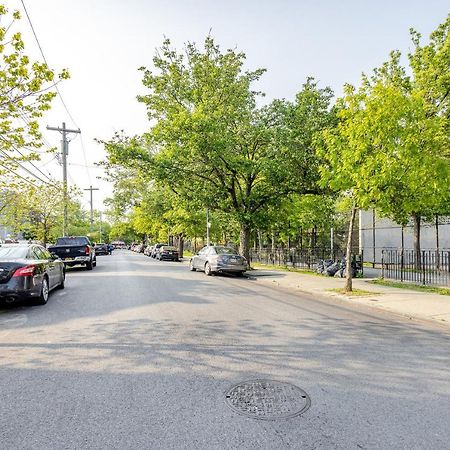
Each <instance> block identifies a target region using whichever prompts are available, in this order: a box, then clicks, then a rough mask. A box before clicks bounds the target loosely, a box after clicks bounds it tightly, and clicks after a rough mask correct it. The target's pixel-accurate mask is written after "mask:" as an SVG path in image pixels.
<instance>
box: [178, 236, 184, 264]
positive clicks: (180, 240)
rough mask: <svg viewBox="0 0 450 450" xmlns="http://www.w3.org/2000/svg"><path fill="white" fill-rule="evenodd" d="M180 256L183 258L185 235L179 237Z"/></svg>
mask: <svg viewBox="0 0 450 450" xmlns="http://www.w3.org/2000/svg"><path fill="white" fill-rule="evenodd" d="M178 256H179V257H180V258H182V257H183V233H180V234H179V235H178Z"/></svg>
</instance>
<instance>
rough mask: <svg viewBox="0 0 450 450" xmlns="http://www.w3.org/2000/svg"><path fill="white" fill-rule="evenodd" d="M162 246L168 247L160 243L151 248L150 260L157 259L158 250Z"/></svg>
mask: <svg viewBox="0 0 450 450" xmlns="http://www.w3.org/2000/svg"><path fill="white" fill-rule="evenodd" d="M163 245H169V244H163V243H161V242H159V243H158V244H155V245H154V246H153V250H152V253H151V255H150V256H151V257H152V258H157V256H158V253H159V249H160V248H161V247H162V246H163Z"/></svg>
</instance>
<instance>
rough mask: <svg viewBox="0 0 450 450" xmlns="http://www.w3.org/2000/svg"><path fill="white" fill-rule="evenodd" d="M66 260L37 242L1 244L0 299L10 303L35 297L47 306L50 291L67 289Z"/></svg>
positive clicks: (38, 301)
mask: <svg viewBox="0 0 450 450" xmlns="http://www.w3.org/2000/svg"><path fill="white" fill-rule="evenodd" d="M64 282H65V269H64V263H63V262H62V261H61V259H60V258H58V257H57V256H54V255H52V254H51V253H50V252H49V251H48V250H46V249H45V248H44V247H42V246H40V245H35V244H10V245H8V244H6V245H3V246H1V247H0V299H2V300H5V301H6V302H8V303H12V302H14V301H16V300H22V299H34V300H35V301H36V302H37V303H39V304H41V305H44V304H45V303H47V301H48V296H49V292H50V291H51V290H52V289H54V288H56V287H60V288H61V289H64Z"/></svg>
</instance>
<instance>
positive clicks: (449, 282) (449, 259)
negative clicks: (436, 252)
mask: <svg viewBox="0 0 450 450" xmlns="http://www.w3.org/2000/svg"><path fill="white" fill-rule="evenodd" d="M442 258H444V253H442ZM445 263H446V265H447V285H448V286H450V252H447V261H446V262H445Z"/></svg>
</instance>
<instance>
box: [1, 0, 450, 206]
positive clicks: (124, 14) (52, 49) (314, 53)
mask: <svg viewBox="0 0 450 450" xmlns="http://www.w3.org/2000/svg"><path fill="white" fill-rule="evenodd" d="M0 3H4V4H5V5H6V6H7V7H8V8H9V9H10V10H14V9H18V10H20V11H21V12H22V20H21V21H19V23H18V24H17V29H18V30H19V31H21V32H22V34H23V38H24V40H25V46H26V47H25V48H26V54H28V55H29V56H30V57H31V58H32V59H34V60H42V57H41V55H40V52H39V49H38V46H37V43H36V41H35V39H34V36H33V34H32V32H31V28H30V25H29V23H28V21H27V18H26V16H25V14H24V13H23V6H22V1H21V0H0ZM23 3H24V4H25V7H26V8H27V10H28V14H29V16H30V19H31V22H32V24H33V26H34V29H35V32H36V34H37V37H38V40H39V43H40V45H41V48H42V50H43V53H44V55H45V57H46V60H47V62H48V63H49V65H50V67H51V68H52V69H54V70H55V71H56V72H58V71H59V70H61V69H63V68H67V69H68V70H69V72H70V74H71V78H70V80H67V81H64V82H63V83H61V84H60V85H59V90H60V92H61V94H62V97H63V99H64V102H65V104H66V106H67V109H68V110H69V112H70V115H71V116H72V118H73V119H74V121H75V123H74V122H73V121H72V119H71V118H70V116H69V115H68V113H67V111H66V110H65V108H64V107H63V105H62V103H61V101H60V99H59V98H56V99H55V100H54V101H53V106H52V109H51V110H50V111H49V112H47V113H46V114H45V116H44V117H43V118H42V120H41V129H42V132H43V135H44V139H45V143H46V145H47V146H59V145H60V135H59V133H57V132H54V131H47V130H46V128H45V127H46V126H47V125H50V126H61V124H62V122H65V123H66V126H67V127H69V128H75V129H76V128H80V129H81V136H75V135H73V136H72V138H73V140H72V141H71V143H70V145H69V158H68V162H69V166H68V172H69V184H76V185H77V186H78V187H79V188H80V189H85V188H88V187H89V186H90V185H92V186H94V187H97V188H99V189H100V190H99V191H95V192H94V208H96V209H98V210H103V209H104V206H103V200H104V199H105V198H106V197H108V196H110V195H111V193H112V186H111V184H110V183H107V182H106V181H104V180H101V179H99V178H98V177H101V176H102V171H101V169H99V168H98V167H96V166H95V163H96V162H99V161H101V160H103V159H104V158H105V153H104V150H103V146H102V145H100V144H98V143H96V142H95V139H103V140H108V139H110V138H111V137H112V136H113V134H114V133H115V132H116V131H121V130H124V131H125V133H126V134H128V135H134V134H140V133H142V132H144V131H146V130H147V129H148V128H149V122H148V120H147V116H146V111H145V107H144V105H142V104H140V103H138V102H137V100H136V96H137V95H138V94H145V92H146V91H145V88H144V87H143V85H142V83H141V79H142V73H141V72H139V71H138V68H139V67H141V66H145V67H147V68H150V69H151V68H152V57H153V55H154V54H155V49H156V48H157V47H159V46H160V45H161V43H162V41H163V40H164V38H165V37H167V38H170V39H171V41H172V43H173V44H174V46H175V47H177V48H179V49H182V47H183V44H184V43H185V42H188V41H190V42H196V43H199V44H201V43H202V41H203V40H204V38H205V36H207V35H208V33H210V34H211V35H212V36H213V37H214V38H215V40H216V42H217V43H218V44H219V45H220V46H221V47H222V48H223V49H228V48H235V49H237V50H239V51H243V52H244V53H245V54H246V55H247V59H246V64H247V68H248V69H255V68H259V67H263V68H266V69H267V72H266V73H265V74H264V75H263V77H262V79H261V80H260V81H259V83H258V85H257V86H255V87H257V88H258V89H259V90H262V91H264V92H265V93H266V101H271V100H272V99H274V98H286V99H288V100H292V99H293V98H294V96H295V94H296V92H298V91H299V90H300V89H301V86H302V84H303V83H304V82H305V80H306V78H307V77H309V76H313V77H315V78H316V79H317V80H318V81H319V84H320V87H325V86H330V87H331V88H332V89H333V90H334V92H335V94H336V95H337V96H339V95H340V94H341V93H342V87H343V85H344V83H352V84H355V85H358V83H359V80H360V76H361V73H362V72H366V73H369V72H370V71H371V70H372V69H373V68H375V67H377V66H379V65H381V64H382V63H383V62H384V61H386V60H387V59H388V57H389V52H390V51H391V50H394V49H398V50H400V51H401V52H402V53H403V54H405V55H406V54H407V53H408V51H410V50H411V49H412V46H411V40H410V36H409V29H410V27H413V28H415V29H416V30H418V31H419V32H421V33H422V35H423V37H424V41H425V42H426V40H427V38H428V36H429V34H430V33H431V32H432V31H433V30H434V29H435V28H436V27H437V26H438V25H439V24H440V23H442V22H444V20H445V18H446V17H447V15H448V14H449V13H450V4H449V2H448V0H447V1H443V0H422V1H418V0H389V1H388V0H377V1H375V0H372V1H368V0H359V1H358V0H335V1H332V0H316V1H313V0H309V1H307V0H298V1H295V0H278V1H275V0H260V1H257V0H240V1H238V0H229V1H220V2H219V1H213V0H209V1H208V0H185V1H182V0H167V1H162V0H127V1H123V0H76V1H73V0H72V1H70V0H23ZM405 62H406V59H405ZM83 148H84V152H83ZM35 164H36V165H38V166H39V167H40V168H41V169H42V170H43V171H44V172H45V173H50V174H51V175H52V176H53V177H55V178H57V179H61V178H62V168H61V166H60V165H59V164H58V163H57V161H56V160H55V159H54V158H53V156H47V155H46V156H44V157H43V158H42V161H40V162H39V163H35ZM82 202H83V205H84V206H85V207H88V206H89V192H88V191H83V199H82Z"/></svg>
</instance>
